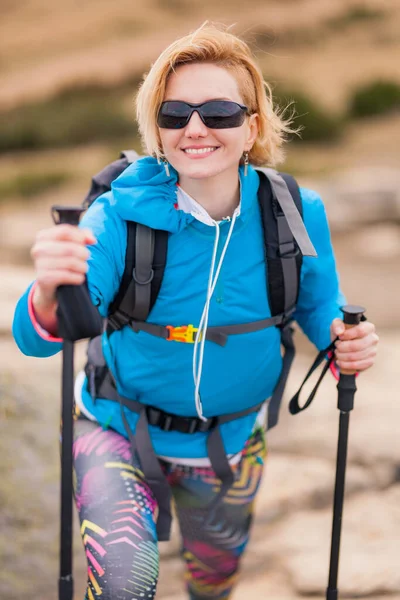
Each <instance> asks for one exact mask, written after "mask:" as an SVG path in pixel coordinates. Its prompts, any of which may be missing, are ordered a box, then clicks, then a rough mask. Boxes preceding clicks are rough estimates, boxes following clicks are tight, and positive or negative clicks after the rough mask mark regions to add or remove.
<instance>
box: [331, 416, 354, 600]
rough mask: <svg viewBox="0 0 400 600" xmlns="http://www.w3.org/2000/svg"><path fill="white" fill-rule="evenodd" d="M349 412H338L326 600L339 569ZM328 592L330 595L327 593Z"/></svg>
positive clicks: (336, 580)
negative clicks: (337, 437) (337, 436)
mask: <svg viewBox="0 0 400 600" xmlns="http://www.w3.org/2000/svg"><path fill="white" fill-rule="evenodd" d="M349 422H350V414H349V413H348V412H340V417H339V439H338V449H337V457H336V480H335V493H334V499H333V520H332V541H331V558H330V566H329V581H328V590H327V600H329V599H330V598H332V597H333V596H332V593H333V592H334V591H335V590H336V594H337V582H338V571H339V554H340V536H341V530H342V516H343V504H344V490H345V478H346V461H347V443H348V436H349ZM328 592H329V593H330V594H331V595H328Z"/></svg>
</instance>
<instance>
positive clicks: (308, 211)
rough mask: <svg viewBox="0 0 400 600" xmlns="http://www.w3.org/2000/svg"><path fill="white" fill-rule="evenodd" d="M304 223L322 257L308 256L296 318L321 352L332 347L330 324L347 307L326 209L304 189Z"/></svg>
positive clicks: (312, 193) (340, 316) (302, 192)
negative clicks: (337, 269)
mask: <svg viewBox="0 0 400 600" xmlns="http://www.w3.org/2000/svg"><path fill="white" fill-rule="evenodd" d="M300 192H301V197H302V201H303V218H304V224H305V226H306V229H307V231H308V234H309V236H310V239H311V241H312V243H313V244H314V247H315V249H316V251H317V254H318V257H316V258H313V257H311V256H305V257H304V258H303V266H302V269H301V278H300V290H299V297H298V303H297V307H296V311H295V313H294V319H295V320H296V321H297V323H298V324H299V325H300V327H301V329H302V330H303V331H304V333H305V334H306V335H307V337H308V338H309V339H310V340H311V342H313V344H315V346H316V347H317V348H318V350H323V349H324V348H326V347H327V346H328V345H329V344H330V341H331V340H330V324H331V322H332V321H333V319H335V318H336V317H339V318H342V316H343V315H342V312H341V311H340V307H341V306H343V305H344V304H346V300H345V297H344V295H343V294H342V292H341V290H340V286H339V278H338V274H337V271H336V263H335V256H334V252H333V248H332V243H331V236H330V231H329V225H328V221H327V217H326V213H325V208H324V205H323V203H322V200H321V198H320V197H319V196H318V194H317V193H316V192H313V191H311V190H307V189H304V188H302V189H301V190H300Z"/></svg>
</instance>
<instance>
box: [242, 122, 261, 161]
mask: <svg viewBox="0 0 400 600" xmlns="http://www.w3.org/2000/svg"><path fill="white" fill-rule="evenodd" d="M258 124H259V116H258V114H257V113H254V114H252V115H250V117H249V119H248V121H247V131H248V133H247V139H246V144H245V147H244V150H245V151H246V152H249V151H250V150H251V148H252V147H253V144H254V142H255V141H256V139H257V135H258V129H259V126H258Z"/></svg>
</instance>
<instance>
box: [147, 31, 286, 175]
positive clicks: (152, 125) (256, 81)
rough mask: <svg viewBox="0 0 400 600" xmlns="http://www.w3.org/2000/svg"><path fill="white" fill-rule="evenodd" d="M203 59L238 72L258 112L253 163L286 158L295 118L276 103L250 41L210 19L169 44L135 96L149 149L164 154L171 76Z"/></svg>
mask: <svg viewBox="0 0 400 600" xmlns="http://www.w3.org/2000/svg"><path fill="white" fill-rule="evenodd" d="M199 62H208V63H213V64H216V65H218V66H220V67H224V68H225V69H227V70H228V71H229V72H230V73H231V74H232V75H233V76H234V77H235V79H236V81H237V83H238V87H239V92H240V94H241V96H242V98H243V102H244V104H245V105H246V106H247V107H248V109H249V113H250V114H254V113H257V114H258V115H259V121H258V124H259V130H258V135H257V138H256V140H255V142H254V145H253V147H252V148H251V150H250V152H249V161H250V163H252V164H253V165H256V166H260V165H265V164H267V165H270V166H276V165H277V164H279V163H281V162H282V161H283V159H284V152H283V149H282V145H283V143H284V141H285V139H286V134H288V133H292V132H293V130H292V129H291V127H290V124H291V121H290V119H288V120H285V119H284V117H283V115H282V111H280V110H279V109H276V108H275V107H274V105H273V101H272V91H271V88H270V86H269V85H268V84H267V83H266V82H265V81H264V79H263V75H262V72H261V69H260V67H259V66H258V65H257V63H256V60H255V58H254V56H253V55H252V53H251V50H250V48H249V46H248V45H247V44H246V42H244V41H243V40H241V39H240V38H238V37H237V36H236V35H234V34H232V33H229V32H228V31H227V28H226V27H223V26H217V25H214V24H208V23H207V22H206V23H205V24H203V25H202V26H201V27H199V28H198V29H196V31H194V32H193V33H191V34H189V35H186V36H184V37H182V38H179V39H178V40H176V41H175V42H173V43H172V44H171V45H170V46H168V47H167V48H166V49H165V50H164V51H163V52H162V53H161V54H160V56H159V57H158V58H157V60H156V61H155V63H154V64H153V65H152V66H151V69H150V71H149V72H148V74H147V75H145V76H144V81H143V83H142V84H141V86H140V88H139V91H138V93H137V96H136V117H137V121H138V125H139V132H140V135H141V138H142V143H143V146H144V148H145V150H146V151H147V153H148V154H150V155H152V156H156V157H157V158H163V152H162V145H161V140H160V136H159V131H158V126H157V115H158V111H159V109H160V106H161V103H162V102H163V99H164V95H165V89H166V86H167V82H168V78H169V76H170V75H171V73H172V72H173V71H174V70H175V69H176V68H177V67H178V66H180V65H182V64H188V63H199Z"/></svg>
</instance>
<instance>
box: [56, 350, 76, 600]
mask: <svg viewBox="0 0 400 600" xmlns="http://www.w3.org/2000/svg"><path fill="white" fill-rule="evenodd" d="M62 362H63V364H62V442H61V525H60V580H59V599H60V600H72V598H73V582H72V514H73V513H72V496H73V494H72V488H73V478H72V477H73V476H72V472H73V471H72V467H73V465H72V445H73V412H72V411H73V404H74V345H73V342H70V341H68V340H64V345H63V359H62Z"/></svg>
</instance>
